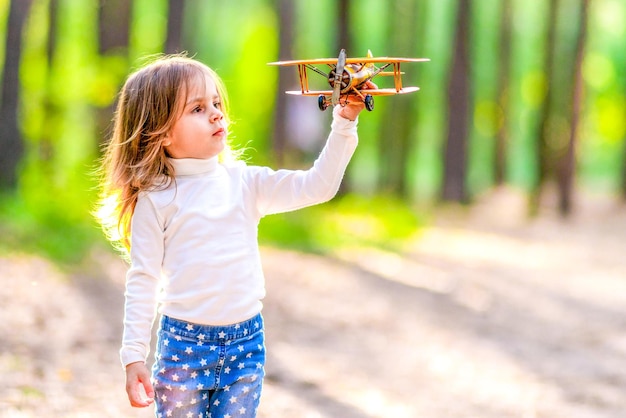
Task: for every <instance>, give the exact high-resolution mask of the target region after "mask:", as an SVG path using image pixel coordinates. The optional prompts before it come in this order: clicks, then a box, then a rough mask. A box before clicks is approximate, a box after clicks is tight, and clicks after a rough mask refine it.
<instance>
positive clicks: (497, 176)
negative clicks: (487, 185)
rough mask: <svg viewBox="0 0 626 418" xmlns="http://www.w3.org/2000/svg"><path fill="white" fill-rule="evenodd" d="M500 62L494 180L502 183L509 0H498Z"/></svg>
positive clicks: (503, 176)
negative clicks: (499, 14)
mask: <svg viewBox="0 0 626 418" xmlns="http://www.w3.org/2000/svg"><path fill="white" fill-rule="evenodd" d="M500 13H501V17H500V51H499V52H500V63H499V68H498V104H499V107H500V114H499V116H498V119H499V120H498V131H497V134H496V144H495V146H496V150H495V160H494V162H495V169H494V180H495V183H496V184H497V185H502V184H503V183H504V181H505V176H506V174H505V173H506V159H507V143H508V142H509V138H508V114H509V110H510V107H509V84H510V82H511V80H510V76H509V74H510V72H511V30H512V28H511V0H502V1H501V2H500Z"/></svg>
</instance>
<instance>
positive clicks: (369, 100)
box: [365, 94, 374, 112]
mask: <svg viewBox="0 0 626 418" xmlns="http://www.w3.org/2000/svg"><path fill="white" fill-rule="evenodd" d="M365 108H366V109H367V110H368V111H370V112H371V111H372V110H374V98H373V97H372V95H371V94H366V95H365Z"/></svg>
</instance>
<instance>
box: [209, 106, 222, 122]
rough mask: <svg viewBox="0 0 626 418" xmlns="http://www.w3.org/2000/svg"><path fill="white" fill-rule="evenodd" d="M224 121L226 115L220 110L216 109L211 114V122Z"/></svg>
mask: <svg viewBox="0 0 626 418" xmlns="http://www.w3.org/2000/svg"><path fill="white" fill-rule="evenodd" d="M222 119H224V113H222V111H221V110H220V109H216V108H214V109H213V112H211V115H210V116H209V120H210V121H211V122H217V121H219V120H222Z"/></svg>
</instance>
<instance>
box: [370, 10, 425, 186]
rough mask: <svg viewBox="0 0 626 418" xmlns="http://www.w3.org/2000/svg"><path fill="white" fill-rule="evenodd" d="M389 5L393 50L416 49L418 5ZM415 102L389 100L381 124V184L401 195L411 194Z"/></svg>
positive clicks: (396, 98) (400, 97) (388, 29)
mask: <svg viewBox="0 0 626 418" xmlns="http://www.w3.org/2000/svg"><path fill="white" fill-rule="evenodd" d="M389 4H390V5H391V6H392V10H390V13H389V19H390V20H389V22H388V23H387V29H386V30H387V39H388V42H389V47H390V49H391V50H393V51H405V52H404V53H403V55H405V54H406V51H414V50H415V47H416V44H417V40H416V35H415V34H414V33H413V32H414V30H413V28H414V27H415V22H416V21H417V4H416V2H414V1H413V0H397V1H395V2H391V3H389ZM407 34H408V35H407ZM394 55H396V54H395V53H394ZM380 82H383V80H381V81H380ZM416 103H417V101H416V100H411V98H410V97H404V96H398V97H395V98H394V99H393V100H389V101H388V102H387V103H386V106H385V107H384V115H383V116H382V120H383V121H384V122H383V123H382V124H381V125H380V126H379V129H380V134H379V137H380V138H381V140H379V141H377V145H378V156H379V178H378V187H379V189H381V190H383V191H384V192H385V193H390V194H393V195H396V196H398V197H407V196H408V181H407V176H408V168H407V166H408V163H409V156H410V155H411V152H410V151H411V150H410V149H411V144H412V143H413V138H412V137H411V132H412V129H413V126H414V125H415V112H416V107H415V105H416Z"/></svg>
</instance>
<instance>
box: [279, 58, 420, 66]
mask: <svg viewBox="0 0 626 418" xmlns="http://www.w3.org/2000/svg"><path fill="white" fill-rule="evenodd" d="M425 61H430V59H429V58H392V57H371V58H370V57H368V58H365V57H364V58H347V59H346V64H370V63H371V64H375V63H391V64H393V63H401V62H425ZM307 64H311V65H323V64H337V58H317V59H312V60H292V61H277V62H270V63H268V65H279V66H290V65H307Z"/></svg>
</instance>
